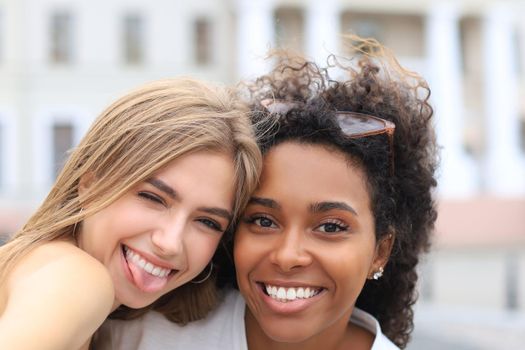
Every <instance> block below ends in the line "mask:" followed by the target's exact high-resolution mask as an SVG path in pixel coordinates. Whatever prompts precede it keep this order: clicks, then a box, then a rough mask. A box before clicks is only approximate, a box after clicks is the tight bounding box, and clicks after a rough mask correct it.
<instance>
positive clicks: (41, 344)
mask: <svg viewBox="0 0 525 350" xmlns="http://www.w3.org/2000/svg"><path fill="white" fill-rule="evenodd" d="M13 273H16V270H14V271H13ZM11 281H12V283H10V285H9V289H8V301H7V306H6V308H5V310H4V313H3V314H2V316H1V318H0V349H20V350H24V349H42V350H45V349H50V350H51V349H53V350H55V349H56V350H59V349H64V350H65V349H68V350H70V349H78V348H80V347H81V346H82V345H83V344H84V343H86V341H88V339H90V337H91V336H92V334H93V333H94V332H95V331H96V329H97V328H98V327H99V326H100V325H101V324H102V322H103V321H104V320H105V319H106V317H107V315H108V314H109V313H110V312H111V307H112V305H113V302H114V288H113V284H112V282H111V278H110V276H109V274H108V272H107V271H106V269H105V268H104V266H102V265H101V264H100V263H99V262H98V261H96V260H95V259H93V258H92V257H90V256H88V255H87V254H85V253H84V252H80V253H76V254H67V255H65V256H62V257H58V258H56V259H53V261H51V262H49V263H46V264H45V265H44V266H42V267H40V268H36V269H31V271H30V273H26V274H24V276H15V277H14V278H11Z"/></svg>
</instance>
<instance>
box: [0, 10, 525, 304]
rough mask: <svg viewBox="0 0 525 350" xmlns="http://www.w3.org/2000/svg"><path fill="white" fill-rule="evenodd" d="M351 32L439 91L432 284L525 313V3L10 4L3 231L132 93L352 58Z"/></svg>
mask: <svg viewBox="0 0 525 350" xmlns="http://www.w3.org/2000/svg"><path fill="white" fill-rule="evenodd" d="M346 33H353V34H358V35H361V36H365V37H375V38H377V39H378V40H379V41H381V42H382V43H384V44H385V45H386V46H388V47H389V48H390V49H392V50H393V51H394V53H395V54H396V55H397V57H398V58H399V60H400V62H401V63H402V64H403V65H404V66H406V67H407V68H409V69H412V70H414V71H417V72H419V73H421V74H422V75H423V76H424V77H426V78H427V79H428V80H429V83H430V86H431V88H432V92H433V95H432V103H433V106H434V108H435V113H436V127H437V131H438V139H439V142H440V145H441V146H442V160H441V168H440V179H439V183H440V185H439V190H438V193H437V196H438V197H439V199H440V218H439V222H438V232H437V233H438V234H437V236H436V246H437V247H438V249H437V250H436V252H435V253H434V255H431V258H430V259H429V264H427V265H426V267H425V269H426V270H424V272H425V273H424V274H423V275H424V276H425V275H427V276H431V277H428V278H427V279H425V277H424V278H423V290H422V293H423V295H424V296H425V295H427V296H428V297H429V298H433V300H442V301H443V302H451V303H454V302H458V300H459V302H461V303H463V302H467V303H468V302H469V301H472V302H474V304H476V305H477V304H479V303H486V304H488V305H493V306H495V307H500V308H506V307H509V308H521V309H525V248H524V247H525V228H524V227H525V215H524V214H525V1H500V0H458V1H439V0H399V1H390V0H377V1H367V0H324V1H318V0H302V1H300V0H195V1H192V2H186V1H170V0H150V1H139V0H112V1H102V0H89V1H88V0H0V235H1V234H4V235H9V234H11V233H13V232H14V231H15V230H16V229H17V228H18V227H20V225H22V224H23V222H24V220H25V219H26V218H27V217H28V215H29V214H30V213H31V211H32V210H34V208H36V206H37V205H38V203H39V202H40V201H41V200H42V198H43V197H44V196H45V194H46V192H47V191H48V190H49V188H50V186H51V185H52V183H53V180H54V178H55V176H56V174H57V171H59V169H60V166H61V165H62V163H63V161H64V157H65V156H66V153H67V151H68V150H69V149H71V148H72V147H74V145H75V144H76V143H77V142H78V141H79V139H80V138H81V137H82V135H83V133H84V132H85V131H86V129H87V128H88V127H89V125H90V123H91V122H92V120H93V119H94V118H95V117H96V116H97V115H98V114H99V113H100V112H101V111H102V109H103V108H104V107H105V106H106V105H108V104H109V103H110V102H111V101H112V100H114V99H115V98H117V97H118V96H120V95H122V94H123V93H124V92H126V91H127V90H129V89H130V88H132V87H134V86H136V85H138V84H141V83H143V82H145V81H150V80H154V79H159V78H166V77H174V76H180V75H187V76H193V77H197V78H202V79H207V80H211V81H219V82H223V83H226V84H232V83H235V82H237V81H238V80H239V79H242V78H248V77H253V76H256V75H258V74H261V73H264V72H265V71H267V70H268V69H269V67H270V65H271V62H269V61H267V60H264V57H265V54H266V53H267V52H268V50H269V49H270V48H272V47H286V48H292V49H295V50H299V51H302V52H304V53H306V54H307V55H308V56H309V57H311V58H312V59H315V60H317V61H319V62H322V61H323V60H324V59H325V58H326V56H327V55H328V54H329V53H339V54H344V52H345V47H344V38H343V35H344V34H346ZM465 220H467V222H466V223H465ZM492 248H494V249H492ZM487 250H488V251H490V252H491V253H490V254H488V255H487V254H483V252H484V251H487ZM468 252H470V253H468ZM509 252H512V254H509ZM469 254H470V255H469ZM509 256H511V258H508V257H509ZM491 261H492V262H493V263H492V264H491V263H490V262H491ZM458 266H466V267H465V269H466V270H465V271H468V270H469V269H470V268H471V267H472V266H485V267H483V268H482V269H483V271H486V273H487V274H488V275H487V276H492V277H491V278H494V279H496V280H497V281H498V283H497V285H498V286H501V288H499V287H498V288H499V289H497V291H495V292H492V293H489V294H490V295H487V296H485V297H483V296H480V294H479V293H478V294H476V295H478V296H480V300H477V299H476V300H473V299H472V298H469V297H468V296H467V295H471V294H472V293H475V292H476V290H477V288H479V285H480V284H476V283H478V282H473V283H469V284H468V285H469V286H467V292H465V293H464V294H461V293H463V292H461V291H458V292H457V293H456V294H454V295H453V296H451V295H450V293H451V290H452V293H453V291H454V290H455V289H454V288H452V289H450V288H449V287H450V286H449V287H446V286H447V285H448V282H450V281H454V280H455V279H460V277H461V276H462V273H463V272H461V269H458V268H457V267H458ZM451 276H452V277H451ZM483 276H484V274H483V273H482V272H480V277H479V278H478V279H477V280H476V281H483ZM479 283H482V282H479ZM459 286H462V287H465V286H463V284H462V283H459ZM468 288H471V289H468ZM474 299H475V298H474Z"/></svg>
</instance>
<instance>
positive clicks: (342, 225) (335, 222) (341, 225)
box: [316, 220, 350, 234]
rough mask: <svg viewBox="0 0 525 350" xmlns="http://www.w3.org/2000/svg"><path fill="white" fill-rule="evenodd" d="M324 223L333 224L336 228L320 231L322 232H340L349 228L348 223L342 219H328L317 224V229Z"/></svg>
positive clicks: (324, 224)
mask: <svg viewBox="0 0 525 350" xmlns="http://www.w3.org/2000/svg"><path fill="white" fill-rule="evenodd" d="M326 225H333V226H335V228H336V231H329V232H327V231H321V232H322V233H323V234H338V233H341V232H343V231H348V229H349V227H350V226H349V225H347V224H345V223H343V222H342V221H339V220H329V221H327V222H323V223H322V224H321V225H319V226H317V228H316V229H317V230H318V229H319V228H320V227H323V226H326ZM325 229H326V228H325Z"/></svg>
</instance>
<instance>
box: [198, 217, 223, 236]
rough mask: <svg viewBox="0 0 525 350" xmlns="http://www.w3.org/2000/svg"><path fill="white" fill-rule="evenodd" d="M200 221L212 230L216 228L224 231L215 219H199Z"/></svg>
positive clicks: (218, 230)
mask: <svg viewBox="0 0 525 350" xmlns="http://www.w3.org/2000/svg"><path fill="white" fill-rule="evenodd" d="M198 221H199V222H201V223H202V224H203V225H206V226H207V227H209V228H211V229H212V230H215V231H217V232H221V233H222V232H224V230H223V229H222V226H221V225H220V224H219V223H217V222H216V221H214V220H211V219H198Z"/></svg>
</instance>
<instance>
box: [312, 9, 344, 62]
mask: <svg viewBox="0 0 525 350" xmlns="http://www.w3.org/2000/svg"><path fill="white" fill-rule="evenodd" d="M340 22H341V20H340V18H339V7H338V1H336V0H324V1H319V0H310V1H308V6H307V8H306V21H305V38H306V54H307V55H308V57H309V58H311V59H313V60H314V61H315V62H317V63H319V64H321V65H324V64H325V63H326V58H327V57H328V55H329V54H332V53H335V54H338V53H340V50H339V42H340V40H341V24H340Z"/></svg>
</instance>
